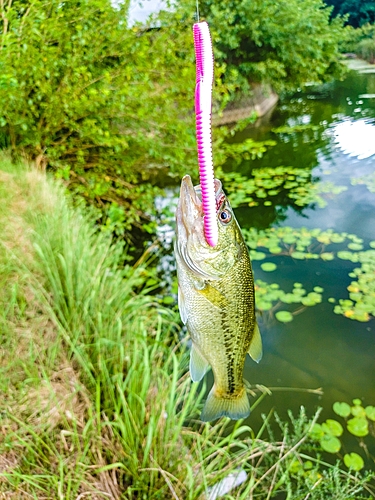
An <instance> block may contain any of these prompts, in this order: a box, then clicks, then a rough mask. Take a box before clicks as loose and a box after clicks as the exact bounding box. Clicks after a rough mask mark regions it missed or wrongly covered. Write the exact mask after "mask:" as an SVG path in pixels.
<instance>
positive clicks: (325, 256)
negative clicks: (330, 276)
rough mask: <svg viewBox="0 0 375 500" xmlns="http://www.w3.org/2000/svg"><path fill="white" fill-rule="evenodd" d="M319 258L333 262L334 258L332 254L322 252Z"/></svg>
mask: <svg viewBox="0 0 375 500" xmlns="http://www.w3.org/2000/svg"><path fill="white" fill-rule="evenodd" d="M320 258H321V259H323V260H333V259H334V258H335V256H334V255H333V253H332V252H323V253H321V254H320Z"/></svg>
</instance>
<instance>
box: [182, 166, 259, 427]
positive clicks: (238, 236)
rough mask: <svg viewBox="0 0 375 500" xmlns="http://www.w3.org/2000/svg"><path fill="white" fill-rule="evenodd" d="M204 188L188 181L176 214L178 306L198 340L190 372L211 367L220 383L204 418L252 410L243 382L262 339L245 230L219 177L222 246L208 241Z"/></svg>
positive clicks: (195, 375) (195, 376)
mask: <svg viewBox="0 0 375 500" xmlns="http://www.w3.org/2000/svg"><path fill="white" fill-rule="evenodd" d="M200 196H201V193H200V186H196V187H195V188H194V186H193V184H192V181H191V178H190V176H189V175H186V176H185V177H184V178H183V179H182V183H181V190H180V199H179V203H178V207H177V212H176V221H177V238H176V243H175V256H176V263H177V276H178V305H179V310H180V315H181V319H182V321H183V323H184V324H186V326H187V329H188V331H189V333H190V336H191V339H192V348H191V353H190V375H191V378H192V380H193V381H194V382H198V381H199V380H201V379H202V378H203V376H204V374H205V373H206V371H207V369H208V368H209V366H211V367H212V371H213V374H214V386H213V388H212V390H211V392H210V393H209V395H208V398H207V401H206V404H205V406H204V408H203V411H202V415H201V419H202V420H203V421H210V420H215V419H217V418H219V417H222V416H226V417H230V418H232V419H235V420H236V419H239V418H245V417H247V416H248V415H249V413H250V404H249V399H248V397H247V394H246V390H245V387H244V383H243V369H244V364H245V358H246V354H247V353H249V354H250V356H251V357H252V358H253V359H254V360H255V361H257V362H259V361H260V359H261V357H262V341H261V338H260V333H259V329H258V326H257V323H256V319H255V300H254V279H253V272H252V269H251V264H250V258H249V253H248V250H247V247H246V244H245V242H244V239H243V236H242V233H241V229H240V227H239V225H238V222H237V220H236V218H235V216H234V213H233V210H232V208H231V206H230V204H229V201H228V199H227V198H226V196H225V194H224V192H223V190H222V186H221V182H220V181H219V180H217V179H215V198H216V212H217V224H218V232H219V240H218V244H217V245H216V246H215V247H211V246H209V245H208V243H207V242H206V240H205V236H204V230H203V212H202V203H201V198H200Z"/></svg>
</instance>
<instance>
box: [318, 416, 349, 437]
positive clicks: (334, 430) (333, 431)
mask: <svg viewBox="0 0 375 500" xmlns="http://www.w3.org/2000/svg"><path fill="white" fill-rule="evenodd" d="M322 429H323V431H324V432H325V433H326V434H328V435H330V436H337V437H338V436H341V435H342V433H343V432H344V429H343V427H342V425H341V424H340V422H337V421H336V420H332V419H330V418H328V419H327V420H326V421H325V422H324V423H323V424H322Z"/></svg>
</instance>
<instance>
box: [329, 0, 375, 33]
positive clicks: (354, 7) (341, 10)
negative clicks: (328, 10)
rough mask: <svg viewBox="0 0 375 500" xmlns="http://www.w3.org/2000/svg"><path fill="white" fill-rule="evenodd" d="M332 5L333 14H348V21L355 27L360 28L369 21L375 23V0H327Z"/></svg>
mask: <svg viewBox="0 0 375 500" xmlns="http://www.w3.org/2000/svg"><path fill="white" fill-rule="evenodd" d="M325 1H326V4H327V5H332V6H333V7H334V8H333V12H332V15H333V16H345V15H348V20H347V23H348V24H350V25H351V26H353V27H354V28H360V27H361V26H363V25H364V24H367V23H372V24H373V23H375V1H374V0H325Z"/></svg>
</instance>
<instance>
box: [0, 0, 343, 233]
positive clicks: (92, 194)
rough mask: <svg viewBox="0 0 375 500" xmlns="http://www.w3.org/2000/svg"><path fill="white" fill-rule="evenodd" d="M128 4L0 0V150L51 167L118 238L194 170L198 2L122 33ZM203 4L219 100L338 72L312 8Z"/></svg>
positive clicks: (334, 36) (314, 4)
mask: <svg viewBox="0 0 375 500" xmlns="http://www.w3.org/2000/svg"><path fill="white" fill-rule="evenodd" d="M128 4H129V2H128V1H126V2H124V3H122V4H121V5H120V6H119V7H118V8H114V7H113V6H112V5H111V2H110V0H81V1H77V0H75V1H69V2H68V1H61V0H2V1H1V2H0V11H1V20H0V146H4V145H7V144H8V145H10V147H11V148H12V149H13V151H16V152H18V153H19V152H22V154H23V155H24V156H25V157H26V158H27V159H28V160H31V161H33V162H35V163H36V165H37V166H38V167H40V168H42V169H44V168H47V167H48V168H50V169H53V170H54V172H55V175H56V176H57V177H59V178H62V179H63V180H64V182H65V183H66V185H67V186H68V187H69V189H70V190H72V191H73V192H74V193H75V194H76V195H79V197H83V198H84V200H85V201H86V202H87V203H88V204H91V205H94V206H95V207H96V209H97V218H98V219H99V220H100V221H101V222H104V223H106V224H107V225H109V226H110V228H111V229H112V230H114V231H117V232H119V233H121V232H122V231H123V229H124V228H130V227H131V226H132V225H134V224H141V222H142V214H144V213H145V212H147V211H149V210H150V208H151V206H152V204H153V199H154V194H155V192H156V191H157V190H158V187H157V186H159V185H160V184H161V182H165V179H166V178H167V177H168V176H169V177H179V176H181V175H182V174H184V173H186V172H189V173H191V174H193V176H194V174H196V172H197V167H196V158H197V155H196V145H195V127H194V114H193V112H192V111H193V96H194V84H195V75H194V72H195V65H194V48H193V37H192V30H191V27H192V23H193V22H194V20H195V19H194V14H195V5H194V6H193V8H192V5H191V2H190V1H189V2H188V0H179V3H177V5H176V9H175V10H174V11H173V12H161V13H160V14H159V15H158V18H157V22H156V23H155V22H154V24H153V25H149V26H141V25H136V26H135V27H132V28H131V27H129V26H128V22H127V17H128V8H129V5H128ZM200 7H201V10H202V12H201V13H202V15H203V16H204V17H205V18H206V19H207V20H208V21H209V23H210V26H211V30H212V34H213V39H214V47H215V51H216V63H215V77H216V85H215V95H216V101H217V102H219V104H220V102H222V103H223V102H226V101H227V100H228V99H230V97H233V96H235V95H236V94H238V93H244V92H246V91H247V90H248V89H249V88H250V86H251V83H252V82H266V83H269V84H272V85H273V86H274V87H275V88H276V89H278V90H282V89H294V88H296V87H297V86H299V85H300V84H302V83H305V82H306V81H311V80H314V81H319V80H324V79H326V78H327V77H329V76H337V75H339V74H340V71H341V70H340V65H339V63H338V62H337V57H338V51H337V42H338V38H339V37H340V36H341V34H342V22H341V20H338V19H336V20H334V21H332V22H331V23H330V22H329V9H325V8H323V4H322V2H321V0H306V1H305V2H299V1H298V0H289V1H286V0H278V1H277V2H273V1H272V2H271V1H270V0H267V1H261V0H251V1H250V0H241V1H236V2H235V1H234V0H231V1H228V2H227V1H225V2H224V1H217V0H215V2H214V1H213V0H202V1H201V2H200ZM155 26H158V27H159V28H155ZM228 96H229V97H228ZM216 138H217V139H218V144H220V142H222V140H223V132H219V133H218V134H217V135H216ZM216 150H218V148H216ZM219 156H220V155H219ZM224 156H225V155H224Z"/></svg>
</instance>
